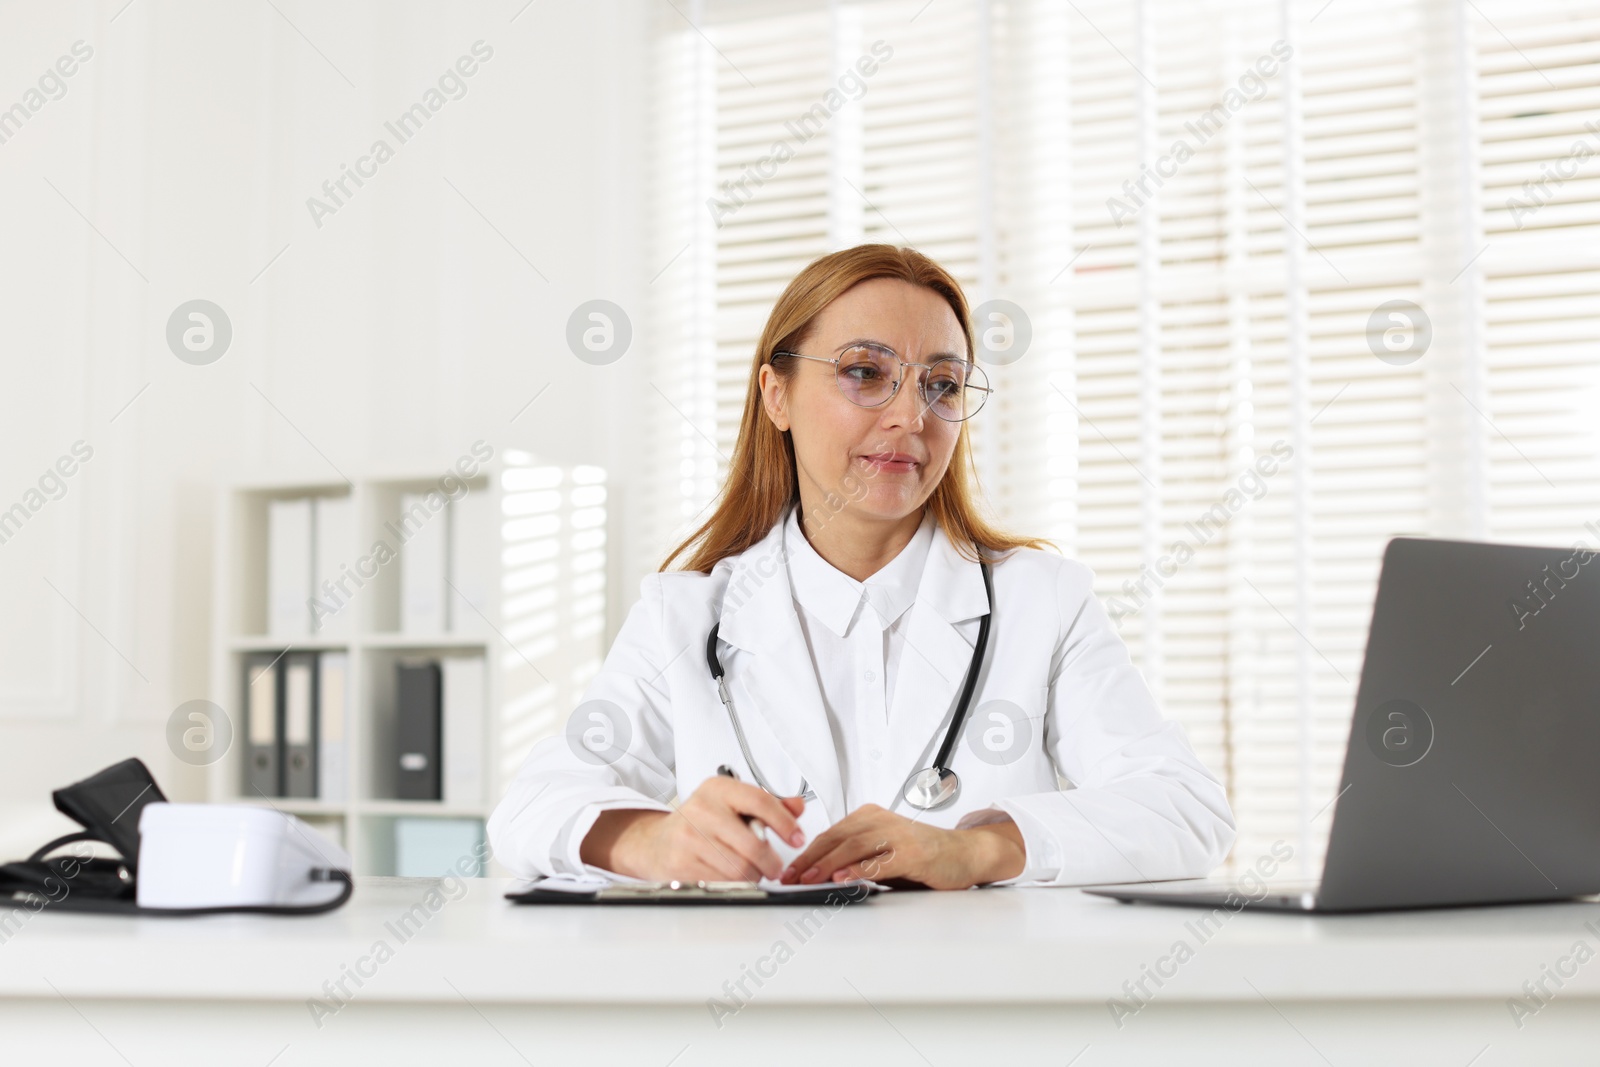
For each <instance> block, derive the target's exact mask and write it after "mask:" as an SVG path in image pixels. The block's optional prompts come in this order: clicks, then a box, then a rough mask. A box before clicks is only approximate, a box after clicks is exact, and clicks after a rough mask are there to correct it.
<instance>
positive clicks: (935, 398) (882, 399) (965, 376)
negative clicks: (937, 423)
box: [838, 346, 988, 422]
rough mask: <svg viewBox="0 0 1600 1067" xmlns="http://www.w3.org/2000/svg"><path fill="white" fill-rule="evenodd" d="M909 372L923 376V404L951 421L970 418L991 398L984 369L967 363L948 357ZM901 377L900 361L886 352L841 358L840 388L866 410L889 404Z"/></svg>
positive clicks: (860, 350)
mask: <svg viewBox="0 0 1600 1067" xmlns="http://www.w3.org/2000/svg"><path fill="white" fill-rule="evenodd" d="M909 369H910V370H911V372H912V373H913V374H917V375H920V381H919V382H918V390H919V391H920V393H921V395H922V402H923V403H924V404H926V405H927V406H928V409H929V410H930V411H932V412H933V413H934V414H935V415H937V416H938V417H939V418H941V419H945V420H947V421H949V422H960V421H961V420H962V419H966V418H970V417H971V416H972V415H973V414H974V413H975V412H976V411H977V410H978V408H980V407H982V406H983V401H984V400H985V399H986V398H987V397H988V393H987V392H986V391H985V387H986V386H987V385H988V381H987V380H986V378H985V375H984V373H983V370H982V369H981V368H979V367H977V366H976V365H974V364H970V363H968V362H967V361H966V360H962V359H950V358H946V359H940V360H935V361H934V362H933V363H932V364H930V365H929V366H928V367H927V368H926V369H923V368H921V367H917V366H913V367H911V368H909ZM899 377H900V361H899V360H898V359H896V358H895V357H894V356H893V355H891V354H890V353H889V352H886V351H884V350H883V349H879V348H869V347H864V346H863V347H857V348H852V349H850V350H849V351H847V352H845V353H844V354H843V355H842V356H840V357H839V371H838V378H839V388H840V389H841V390H843V392H844V395H845V396H846V397H848V398H849V399H850V401H851V402H852V403H855V404H859V405H861V406H862V407H868V408H875V407H878V406H879V405H881V404H885V403H887V402H888V401H889V398H890V397H892V396H893V395H894V392H895V382H896V381H897V380H898V379H899Z"/></svg>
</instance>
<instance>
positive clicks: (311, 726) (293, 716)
mask: <svg viewBox="0 0 1600 1067" xmlns="http://www.w3.org/2000/svg"><path fill="white" fill-rule="evenodd" d="M317 658H318V657H317V654H316V653H315V652H293V653H290V654H289V655H287V656H285V657H283V677H282V678H281V679H280V681H281V683H282V689H283V698H282V703H283V764H284V765H283V795H284V796H286V797H315V796H316V795H317V705H318V703H319V701H318V699H317V683H318V678H317Z"/></svg>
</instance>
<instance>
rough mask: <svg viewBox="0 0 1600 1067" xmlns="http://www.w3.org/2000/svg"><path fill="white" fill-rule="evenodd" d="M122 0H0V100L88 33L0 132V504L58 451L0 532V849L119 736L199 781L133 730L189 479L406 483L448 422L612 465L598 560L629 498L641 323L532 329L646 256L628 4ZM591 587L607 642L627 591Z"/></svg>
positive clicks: (166, 706)
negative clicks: (15, 123) (407, 121)
mask: <svg viewBox="0 0 1600 1067" xmlns="http://www.w3.org/2000/svg"><path fill="white" fill-rule="evenodd" d="M123 4H124V0H110V2H107V3H96V4H89V3H63V4H51V5H45V4H29V5H11V6H8V7H6V8H5V9H3V10H0V72H4V77H0V109H3V108H7V107H10V106H11V105H12V104H14V103H17V102H19V101H20V102H24V104H25V106H26V102H27V98H25V96H24V94H25V93H26V92H27V90H28V89H29V88H30V87H33V86H35V85H36V84H37V80H38V78H39V76H40V75H41V74H43V73H44V72H45V71H46V70H47V69H48V68H50V67H51V65H52V64H53V63H55V61H56V60H57V58H58V57H59V56H62V55H66V54H69V53H70V51H71V48H72V46H73V44H74V42H76V41H79V40H82V41H84V42H86V43H87V44H88V46H89V47H92V49H93V56H92V58H90V59H89V60H88V61H87V62H85V63H83V64H82V66H81V68H80V69H79V70H78V71H77V72H76V73H75V74H74V75H73V76H72V77H71V78H69V79H64V84H65V86H66V92H65V95H63V96H61V97H60V99H55V100H50V101H49V102H47V103H45V104H44V105H43V106H42V107H40V108H39V109H38V111H37V113H34V114H32V115H31V116H29V117H27V119H26V121H24V122H22V124H21V128H20V130H16V131H14V132H13V131H12V129H11V128H10V127H6V128H5V132H6V133H7V134H8V135H9V137H8V139H7V140H6V141H5V142H4V143H0V203H3V204H4V205H5V207H4V213H3V215H0V218H3V219H4V224H3V227H0V369H3V375H0V509H3V508H7V507H10V506H11V505H12V504H14V503H18V502H25V501H26V500H27V499H28V498H27V497H26V494H27V491H28V490H29V488H30V487H34V486H36V484H37V481H38V479H39V478H40V476H41V475H42V474H43V473H44V472H45V470H46V469H47V467H49V466H50V465H51V464H52V463H53V462H55V461H56V459H57V458H58V457H59V456H61V455H63V454H65V453H67V452H69V450H70V449H71V446H72V445H73V443H74V442H75V441H78V440H82V441H84V442H85V443H86V444H87V445H88V446H89V447H92V448H93V450H94V451H93V457H92V459H91V460H90V461H88V462H87V463H86V464H84V465H83V467H82V469H81V470H79V471H77V472H76V473H75V474H73V476H72V477H70V478H68V479H65V482H66V486H67V488H66V492H65V495H64V496H62V497H61V498H60V499H59V500H53V501H50V502H48V503H46V504H45V505H44V506H43V507H41V508H40V509H39V510H38V511H37V513H36V514H32V515H30V517H29V518H28V519H27V521H26V523H25V524H24V525H23V526H22V528H21V530H20V531H19V532H17V533H16V534H15V535H14V536H12V537H11V538H10V539H9V540H8V541H7V542H6V543H4V544H0V604H3V605H4V609H5V610H4V611H3V613H0V858H12V857H13V856H16V855H20V854H24V853H25V852H26V850H27V849H29V848H31V847H32V845H34V844H37V843H39V842H40V841H42V840H43V838H44V837H45V836H46V835H47V834H48V833H51V832H55V831H56V828H57V827H58V826H59V827H61V828H62V829H66V828H69V824H67V823H66V820H64V819H63V818H61V817H60V816H57V815H55V814H54V813H52V812H51V811H50V809H49V791H50V790H51V789H52V788H55V787H57V786H60V785H64V784H66V783H68V782H70V781H73V780H76V779H77V778H80V777H82V776H83V775H85V774H88V773H91V772H92V771H94V770H96V769H98V768H100V767H102V766H104V765H106V764H108V763H111V762H114V761H115V760H117V759H121V758H124V757H126V756H129V755H137V756H139V757H140V758H142V759H143V760H144V761H145V762H146V763H147V764H149V765H150V767H151V769H152V770H153V771H154V773H155V775H156V777H157V779H158V781H159V782H160V783H161V784H162V786H163V787H164V788H165V789H166V790H167V792H168V794H169V795H172V796H173V797H174V798H181V799H190V798H198V797H199V796H201V795H202V789H203V775H202V773H201V771H200V770H198V769H194V768H189V767H186V766H185V765H183V764H182V763H180V762H178V761H177V760H176V759H174V758H172V756H171V754H170V753H169V752H168V750H167V747H166V742H165V733H164V731H165V724H166V721H167V718H168V716H169V715H170V713H171V712H172V710H173V709H174V708H175V707H176V706H177V705H178V704H180V703H182V702H183V701H185V700H189V699H193V698H196V697H203V696H205V695H207V694H208V692H210V679H209V678H208V677H207V672H208V669H209V668H208V655H207V642H208V640H209V633H210V629H209V628H210V618H209V615H210V604H211V595H212V590H211V580H210V576H211V565H212V561H211V558H210V524H211V516H212V506H213V504H212V501H213V493H214V487H215V486H217V485H218V484H224V483H226V482H229V481H232V480H235V479H244V478H251V477H272V478H287V477H299V476H302V475H303V476H304V477H306V478H308V479H315V480H317V481H325V480H328V479H329V478H330V477H336V475H335V474H334V469H335V468H336V469H337V470H339V471H342V472H344V473H345V474H347V475H349V476H351V477H356V476H358V475H359V473H362V472H369V471H374V470H391V469H397V468H398V469H409V470H418V469H420V470H431V469H433V468H435V467H438V468H439V469H441V470H442V469H443V467H444V466H445V465H447V464H448V463H450V462H451V461H452V460H453V459H454V458H455V457H456V456H458V455H460V454H461V453H462V452H464V451H465V450H466V449H467V448H468V446H469V445H470V444H471V442H472V441H473V440H475V439H477V438H483V439H485V440H487V441H489V442H491V443H492V444H494V445H495V447H496V448H497V449H504V448H507V447H515V448H522V449H527V450H529V451H531V452H533V453H535V454H536V455H538V456H540V457H542V458H550V459H553V460H557V461H562V462H589V463H598V464H601V465H603V466H605V467H607V468H608V469H609V470H610V471H612V479H613V486H614V502H615V503H614V507H613V516H614V518H613V524H614V528H613V531H612V543H613V544H617V543H618V542H619V541H620V538H621V536H622V532H623V531H622V530H621V529H620V523H619V522H618V520H617V518H615V516H618V515H620V514H621V513H622V512H623V506H618V505H625V503H626V501H627V499H628V496H629V493H630V484H629V477H630V462H629V453H630V448H629V439H630V438H629V435H630V427H631V425H632V421H633V420H632V419H631V418H630V417H629V410H630V409H629V404H630V403H631V401H630V399H629V398H630V397H631V396H632V395H633V393H632V389H633V382H634V381H635V380H636V378H637V371H638V366H639V361H640V360H642V359H643V358H644V357H643V354H642V350H643V347H644V345H643V339H642V338H638V337H637V335H636V341H635V346H634V348H633V349H632V350H631V351H630V352H629V353H628V355H627V356H625V357H624V358H623V359H622V360H621V361H619V362H618V363H616V364H613V365H611V366H607V367H593V366H589V365H587V364H584V363H582V362H580V361H579V360H578V359H576V358H575V357H574V356H573V355H572V354H571V353H570V352H569V351H568V350H567V347H566V344H565V340H564V336H565V326H566V320H567V317H568V315H569V314H570V313H571V311H572V310H573V308H574V307H576V305H577V304H579V303H580V302H582V301H584V300H588V299H591V298H595V297H604V298H607V299H611V300H614V301H616V302H617V303H619V304H621V305H622V306H623V307H624V308H629V309H631V308H635V307H639V306H641V305H642V296H641V294H642V292H643V289H644V287H645V286H646V285H647V283H648V282H649V280H650V277H651V276H652V275H653V274H654V273H655V272H656V270H657V269H658V267H657V266H656V265H650V264H647V263H645V262H643V260H642V253H641V249H642V247H643V243H642V239H641V236H640V234H641V219H640V212H639V208H638V204H639V199H640V191H641V181H642V177H643V169H644V168H643V166H642V164H641V159H642V157H643V148H642V146H643V142H644V136H643V130H642V129H641V127H640V123H641V116H642V114H643V113H644V108H643V107H642V105H641V98H642V93H643V85H644V83H645V70H644V68H645V65H646V54H647V53H646V47H645V37H644V31H645V21H646V20H645V18H644V17H643V14H642V5H641V4H640V3H638V2H637V0H604V2H591V3H584V4H570V3H569V4H558V3H551V2H548V0H544V2H536V3H534V4H532V5H530V6H528V7H526V9H524V10H521V11H520V13H519V9H521V8H523V0H505V2H498V3H451V4H448V5H446V4H421V3H405V4H393V3H379V2H376V0H370V2H341V3H313V2H310V0H274V4H263V3H260V2H257V0H228V2H218V3H202V2H199V0H192V2H182V0H136V2H135V3H133V4H131V5H128V6H127V7H126V8H125V9H124V8H123ZM274 5H275V6H274ZM280 12H281V14H280ZM113 19H114V21H113ZM513 19H514V21H513ZM479 40H482V41H484V42H485V43H486V44H487V45H488V46H489V47H490V48H492V49H493V56H492V58H490V59H489V60H487V61H485V62H483V63H482V64H481V65H480V67H479V69H478V71H477V73H476V74H475V75H473V76H472V77H471V78H469V79H465V84H466V89H467V91H466V95H465V96H463V97H461V98H460V99H451V100H448V102H446V103H445V104H444V106H443V107H442V108H441V109H440V110H439V111H438V112H437V113H436V114H433V115H432V117H431V118H430V119H429V121H428V122H427V124H426V125H425V126H424V128H423V129H422V130H421V131H420V132H419V133H417V134H416V135H415V137H414V139H413V140H411V141H410V142H408V143H405V144H404V145H399V146H398V147H397V149H396V151H395V154H394V157H393V158H392V159H391V160H389V161H388V162H386V163H384V164H383V165H382V166H380V167H379V168H378V172H377V174H376V175H375V176H374V177H372V178H370V179H368V181H367V184H366V185H365V186H364V187H362V188H360V189H357V190H355V194H354V195H353V196H351V197H350V198H349V199H348V201H347V202H346V204H345V205H344V206H343V207H341V208H340V209H339V210H338V211H337V212H336V213H335V214H333V215H331V216H326V217H324V218H322V219H321V226H320V227H318V226H317V225H316V224H315V222H314V221H313V219H312V216H311V213H310V212H309V211H308V209H307V206H306V200H307V198H308V197H310V196H313V195H318V196H320V195H321V186H322V183H323V181H324V180H325V179H329V178H334V177H337V176H338V175H339V172H340V167H341V165H342V164H354V163H355V162H356V159H357V157H359V156H360V155H363V154H365V153H366V152H367V150H368V148H369V146H370V145H371V144H372V142H373V141H374V140H375V139H376V138H378V137H383V138H385V139H386V140H388V141H389V142H390V144H391V145H398V141H397V140H396V138H395V137H393V136H392V135H391V134H389V133H388V132H387V131H386V130H385V129H384V128H383V123H384V121H385V120H388V119H392V118H394V117H395V116H397V115H398V114H399V113H400V112H402V111H404V110H405V109H406V108H407V107H409V106H410V105H411V104H412V103H414V102H417V101H418V100H420V99H422V97H423V94H424V92H425V91H426V90H427V89H428V88H429V87H431V86H433V85H434V84H435V82H436V80H437V79H438V78H439V76H440V74H441V73H443V72H445V71H446V70H447V69H448V68H449V67H450V65H451V64H452V63H454V61H455V60H456V58H457V57H458V56H462V55H465V54H469V53H470V51H471V48H472V45H473V43H474V42H475V41H479ZM52 88H53V86H52ZM452 185H453V186H454V188H452ZM351 188H354V187H353V186H352V187H351ZM457 190H459V192H457ZM468 202H470V206H469V203H468ZM480 212H481V214H480ZM80 213H81V214H80ZM269 263H270V264H271V265H270V266H268V264H269ZM264 268H265V269H264ZM263 269H264V270H263ZM541 274H542V275H543V277H542V278H541V277H540V275H541ZM197 297H198V298H204V299H208V300H211V301H214V302H215V303H217V304H218V305H220V306H221V307H222V308H223V309H224V311H225V312H226V313H227V314H228V316H229V317H230V319H231V322H232V327H233V331H234V333H233V340H232V343H231V346H230V348H229V350H228V351H227V352H226V354H225V355H224V356H223V357H222V358H221V359H220V360H218V361H217V362H215V363H213V364H211V365H209V366H192V365H190V364H187V363H184V362H182V361H180V360H179V359H178V358H176V357H175V356H174V354H173V353H172V352H171V351H170V350H169V348H168V346H167V343H166V338H165V331H166V324H167V319H168V317H169V315H170V314H171V313H172V311H173V309H174V308H175V307H176V306H177V305H178V304H180V303H182V302H184V301H187V300H190V299H194V298H197ZM634 319H635V326H636V328H642V323H641V321H640V320H641V319H642V316H639V315H635V316H634ZM547 384H548V388H547V389H546V391H545V392H544V393H543V395H541V396H540V398H539V400H538V401H537V402H536V403H535V404H533V406H532V407H529V408H527V410H526V411H524V412H523V413H522V414H521V415H520V417H518V418H517V419H516V421H515V423H513V422H512V421H511V420H512V418H513V416H514V415H516V414H517V412H518V411H519V409H521V408H522V407H523V405H524V404H525V403H526V402H527V401H528V400H529V398H531V397H533V396H534V394H535V393H537V392H538V391H539V390H540V389H541V388H542V387H545V386H546V385H547ZM130 400H131V401H132V403H131V405H130V403H129V402H130ZM51 488H52V489H54V486H53V485H52V486H51ZM33 499H34V500H35V501H37V499H38V498H33ZM614 570H616V568H614ZM614 578H615V579H617V580H614V581H613V582H612V611H611V614H612V627H613V628H614V627H615V625H616V624H617V621H618V619H619V618H620V612H621V611H622V610H623V609H625V607H626V605H627V604H628V603H630V602H631V601H632V600H633V598H634V594H635V592H636V585H637V579H636V577H634V576H628V577H627V580H621V579H622V578H623V576H622V575H621V574H620V573H618V574H614ZM52 587H53V588H52Z"/></svg>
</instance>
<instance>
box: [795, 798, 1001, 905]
mask: <svg viewBox="0 0 1600 1067" xmlns="http://www.w3.org/2000/svg"><path fill="white" fill-rule="evenodd" d="M1026 861H1027V849H1026V848H1025V847H1024V845H1023V843H1022V831H1021V830H1019V829H1017V824H1016V823H1014V822H1012V821H1011V820H1010V819H1006V820H1004V821H1002V822H994V823H986V824H984V825H983V826H974V827H972V828H971V829H967V830H942V829H940V828H939V827H937V826H929V825H927V824H926V823H920V822H917V821H916V820H914V819H908V818H906V817H905V816H904V815H897V814H895V813H894V812H891V811H888V810H886V809H884V808H880V807H879V806H878V805H876V804H863V805H862V806H861V807H859V808H857V809H856V810H855V811H852V812H851V813H850V814H849V815H847V816H845V817H844V818H843V819H841V820H840V821H839V822H837V823H834V824H833V825H832V826H830V827H828V829H827V830H825V831H823V832H822V833H820V834H818V835H817V837H816V839H815V840H813V841H812V842H811V847H809V848H807V849H806V850H805V851H804V852H802V853H801V854H800V855H798V856H796V857H795V859H794V862H793V863H792V864H790V865H789V867H788V868H787V869H785V870H784V872H783V877H782V880H783V881H784V882H785V883H788V884H794V883H797V882H798V883H820V882H826V881H830V880H831V881H835V882H842V881H844V880H845V879H847V878H870V879H872V880H873V881H877V882H882V881H885V880H888V879H904V880H906V881H911V882H918V883H921V884H922V885H925V886H927V887H928V888H930V889H967V888H969V887H971V886H975V885H982V884H983V883H985V882H998V881H1000V880H1002V879H1005V878H1011V877H1014V876H1016V875H1018V874H1021V873H1022V868H1023V865H1024V864H1025V863H1026Z"/></svg>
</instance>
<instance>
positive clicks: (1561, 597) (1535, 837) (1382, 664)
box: [1086, 537, 1600, 912]
mask: <svg viewBox="0 0 1600 1067" xmlns="http://www.w3.org/2000/svg"><path fill="white" fill-rule="evenodd" d="M1272 866H1275V865H1274V864H1268V865H1267V867H1269V868H1270V867H1272ZM1086 892H1089V893H1093V894H1095V895H1097V896H1104V897H1111V898H1113V899H1115V900H1120V901H1122V902H1124V903H1134V902H1142V903H1150V904H1176V905H1184V906H1192V907H1203V908H1219V907H1225V908H1229V909H1231V910H1234V911H1237V910H1239V909H1240V908H1241V907H1249V908H1254V909H1265V910H1279V911H1296V912H1358V911H1383V910H1391V909H1400V908H1435V907H1446V906H1452V905H1473V904H1510V903H1517V902H1534V901H1552V900H1568V899H1571V898H1573V897H1581V896H1588V895H1591V894H1594V893H1600V554H1597V553H1590V552H1588V551H1584V550H1574V549H1571V548H1532V547H1525V546H1520V545H1498V544H1481V543H1476V542H1468V541H1445V540H1432V539H1422V538H1412V537H1397V538H1395V539H1393V540H1392V541H1390V542H1389V544H1388V547H1387V548H1386V549H1385V551H1384V555H1383V569H1382V573H1381V574H1380V576H1379V579H1378V594H1377V598H1376V600H1375V602H1374V604H1373V608H1372V625H1371V628H1370V629H1369V631H1368V637H1367V649H1366V660H1365V663H1364V664H1363V665H1362V668H1361V684H1360V687H1359V689H1358V691H1357V694H1356V704H1355V712H1354V714H1353V716H1352V717H1351V723H1350V735H1349V741H1348V742H1347V744H1346V747H1345V761H1344V774H1343V776H1342V777H1341V778H1340V789H1339V793H1338V795H1337V799H1336V800H1335V801H1334V810H1333V825H1332V827H1331V828H1330V830H1329V836H1328V851H1327V856H1326V860H1325V862H1324V864H1323V869H1322V878H1321V880H1320V881H1319V882H1316V883H1311V884H1298V883H1289V882H1288V881H1287V880H1279V879H1275V878H1271V877H1266V878H1260V879H1258V880H1255V881H1246V882H1240V883H1234V884H1230V883H1226V882H1219V881H1213V880H1209V879H1198V880H1197V879H1189V880H1182V881H1171V882H1144V883H1139V884H1137V885H1117V886H1097V887H1095V888H1093V889H1088V890H1086Z"/></svg>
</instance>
